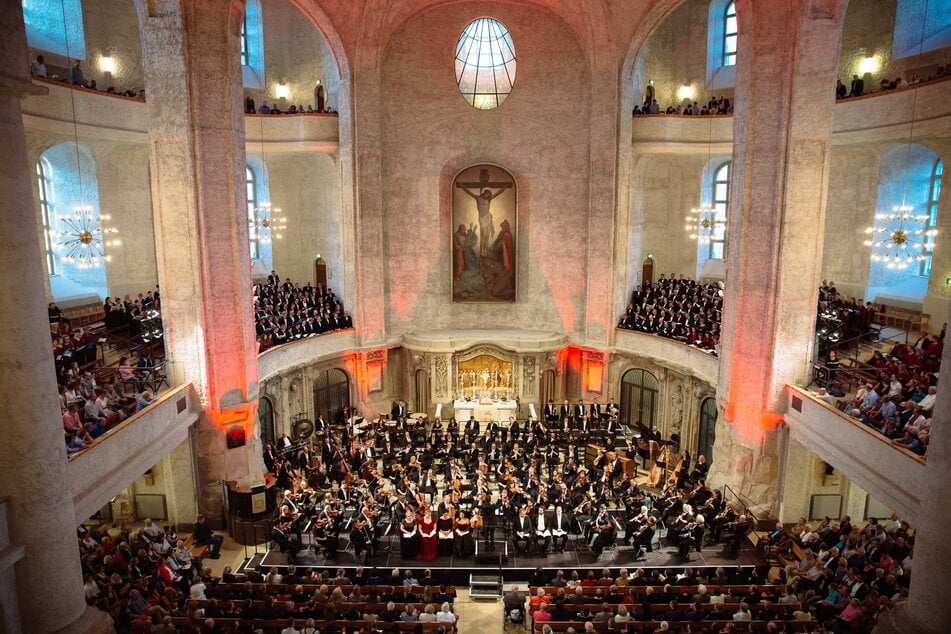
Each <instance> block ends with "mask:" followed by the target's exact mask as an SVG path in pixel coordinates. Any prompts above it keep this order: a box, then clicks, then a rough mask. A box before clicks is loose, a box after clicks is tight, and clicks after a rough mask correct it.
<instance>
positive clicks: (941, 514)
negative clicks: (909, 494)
mask: <svg viewBox="0 0 951 634" xmlns="http://www.w3.org/2000/svg"><path fill="white" fill-rule="evenodd" d="M939 213H940V212H939ZM934 317H935V318H936V319H940V320H941V321H942V322H944V321H947V320H948V308H947V304H945V309H944V313H943V314H941V315H934ZM938 399H939V402H941V403H948V402H949V401H951V346H945V347H944V352H943V353H942V357H941V376H940V377H938ZM934 430H935V431H934V434H932V436H931V440H930V443H929V445H928V453H927V460H928V477H927V478H926V479H925V482H926V483H927V485H926V486H927V491H925V492H924V494H923V495H922V496H921V503H922V504H924V505H927V508H928V511H927V512H925V513H921V517H922V521H921V523H920V524H919V525H918V526H915V553H914V557H913V559H914V566H912V571H911V588H910V592H909V594H908V601H907V603H905V604H904V605H902V606H900V607H898V608H895V609H893V610H891V611H889V612H887V613H885V614H883V615H882V616H881V617H879V621H878V625H877V626H876V627H875V629H874V630H873V631H874V633H875V634H943V633H944V632H947V631H948V625H949V624H951V601H947V600H946V597H948V596H949V594H951V575H949V574H948V561H947V553H948V552H951V533H949V532H948V525H949V524H951V491H949V489H948V482H949V481H951V408H948V407H940V408H937V409H936V410H935V421H934Z"/></svg>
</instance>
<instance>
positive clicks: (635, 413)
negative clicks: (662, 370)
mask: <svg viewBox="0 0 951 634" xmlns="http://www.w3.org/2000/svg"><path fill="white" fill-rule="evenodd" d="M659 392H660V382H659V381H658V380H657V377H656V376H654V375H653V374H651V373H650V372H648V371H647V370H642V369H640V368H633V369H631V370H628V371H627V372H625V373H624V376H622V377H621V422H622V423H627V424H628V425H631V426H632V427H635V426H637V425H642V426H644V427H646V428H647V429H651V428H652V427H653V426H654V425H655V423H656V421H657V402H658V394H659Z"/></svg>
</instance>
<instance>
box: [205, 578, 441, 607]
mask: <svg viewBox="0 0 951 634" xmlns="http://www.w3.org/2000/svg"><path fill="white" fill-rule="evenodd" d="M298 585H299V586H301V587H302V588H303V591H304V592H306V593H307V594H313V593H314V592H316V591H317V589H318V588H320V586H322V585H326V586H327V587H328V588H329V589H330V591H331V592H333V591H334V590H335V589H337V588H340V590H341V592H343V593H344V594H350V592H351V591H352V590H353V588H354V585H353V584H345V585H333V584H331V583H327V584H324V583H314V582H313V580H312V579H307V580H305V581H302V582H301V583H299V584H284V583H278V584H274V583H272V584H266V583H252V584H251V588H252V589H253V590H254V591H255V592H261V593H264V594H268V595H275V594H293V593H294V588H295V587H296V586H298ZM245 587H246V585H245V583H223V582H222V583H218V584H217V585H216V586H215V592H216V593H217V594H218V595H219V596H220V597H221V598H230V597H231V596H232V595H234V594H240V593H243V592H244V590H245ZM430 588H432V589H433V591H434V592H435V591H436V590H438V588H439V585H438V584H434V585H432V586H430ZM410 589H411V590H412V592H413V594H415V595H417V596H420V595H422V593H423V591H424V590H425V586H412V587H411V588H407V587H406V586H393V585H389V584H386V585H384V584H379V585H366V586H360V591H361V592H363V594H367V593H369V592H370V591H371V590H372V591H375V592H376V593H377V594H380V595H384V594H406V591H407V590H410ZM445 594H447V595H448V596H450V597H455V596H456V587H455V586H446V590H445ZM450 603H452V601H450Z"/></svg>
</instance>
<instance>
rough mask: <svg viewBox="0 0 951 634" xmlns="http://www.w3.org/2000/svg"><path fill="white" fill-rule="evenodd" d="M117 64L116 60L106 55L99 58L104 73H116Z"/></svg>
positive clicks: (100, 67) (100, 68)
mask: <svg viewBox="0 0 951 634" xmlns="http://www.w3.org/2000/svg"><path fill="white" fill-rule="evenodd" d="M116 68H117V64H116V58H115V57H111V56H109V55H104V56H102V57H100V58H99V70H101V71H102V72H104V73H109V74H110V75H111V74H113V73H115V72H116Z"/></svg>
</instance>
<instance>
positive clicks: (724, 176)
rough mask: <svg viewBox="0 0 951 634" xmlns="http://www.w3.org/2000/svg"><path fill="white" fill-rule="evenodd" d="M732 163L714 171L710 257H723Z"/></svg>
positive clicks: (718, 258)
mask: <svg viewBox="0 0 951 634" xmlns="http://www.w3.org/2000/svg"><path fill="white" fill-rule="evenodd" d="M730 165H731V163H730V162H729V161H727V162H726V163H724V164H723V165H721V166H720V167H718V168H717V169H716V171H714V172H713V210H714V211H715V212H716V216H715V217H714V220H713V236H712V237H711V239H710V243H709V246H710V250H709V253H708V258H709V259H711V260H722V259H723V244H724V240H725V238H726V209H727V206H728V205H729V204H730Z"/></svg>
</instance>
